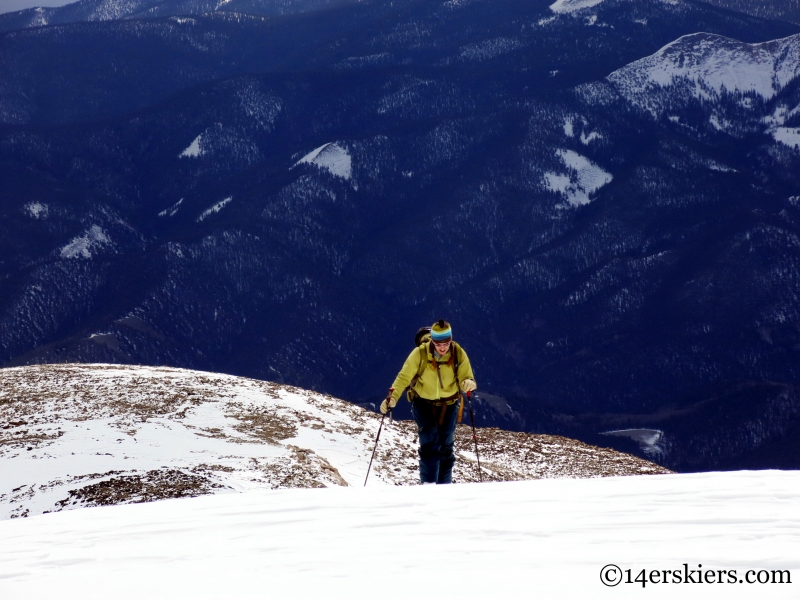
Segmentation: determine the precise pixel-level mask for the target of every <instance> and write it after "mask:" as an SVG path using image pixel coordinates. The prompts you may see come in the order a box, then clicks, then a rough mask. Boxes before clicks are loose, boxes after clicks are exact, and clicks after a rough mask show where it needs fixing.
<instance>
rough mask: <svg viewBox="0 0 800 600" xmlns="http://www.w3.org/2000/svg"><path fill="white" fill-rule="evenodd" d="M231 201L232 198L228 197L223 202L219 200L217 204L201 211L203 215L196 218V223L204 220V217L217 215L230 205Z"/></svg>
mask: <svg viewBox="0 0 800 600" xmlns="http://www.w3.org/2000/svg"><path fill="white" fill-rule="evenodd" d="M231 200H233V196H228V197H227V198H225V199H224V200H220V201H219V202H217V203H216V204H215V205H214V206H211V207H209V208H207V209H206V210H204V211H203V213H202V214H201V215H200V216H199V217H197V222H198V223H199V222H200V221H203V220H205V219H206V217H209V216H210V215H213V214H214V213H218V212H219V211H221V210H222V209H223V208H225V207H226V206H227V205H228V204H230V202H231Z"/></svg>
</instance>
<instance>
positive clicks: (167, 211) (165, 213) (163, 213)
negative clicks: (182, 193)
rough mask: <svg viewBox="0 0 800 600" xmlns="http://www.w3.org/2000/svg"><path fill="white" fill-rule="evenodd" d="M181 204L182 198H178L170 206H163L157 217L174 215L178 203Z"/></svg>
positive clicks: (178, 206)
mask: <svg viewBox="0 0 800 600" xmlns="http://www.w3.org/2000/svg"><path fill="white" fill-rule="evenodd" d="M181 204H183V198H181V199H180V200H178V201H177V202H176V203H175V204H173V205H172V206H170V207H169V208H165V209H164V210H162V211H161V212H160V213H158V216H159V217H174V216H175V214H176V213H177V212H178V209H179V208H180V205H181Z"/></svg>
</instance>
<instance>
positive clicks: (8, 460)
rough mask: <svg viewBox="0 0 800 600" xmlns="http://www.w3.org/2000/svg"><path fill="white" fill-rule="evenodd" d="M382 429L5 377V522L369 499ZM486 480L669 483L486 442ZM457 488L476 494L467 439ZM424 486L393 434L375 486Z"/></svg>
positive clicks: (199, 390)
mask: <svg viewBox="0 0 800 600" xmlns="http://www.w3.org/2000/svg"><path fill="white" fill-rule="evenodd" d="M379 421H380V416H379V415H377V414H375V413H372V412H369V411H366V410H364V409H362V408H360V407H357V406H355V405H352V404H349V403H347V402H344V401H342V400H337V399H335V398H332V397H330V396H325V395H322V394H317V393H314V392H308V391H305V390H301V389H298V388H293V387H290V386H284V385H277V384H273V383H268V382H263V381H255V380H251V379H244V378H239V377H233V376H228V375H217V374H212V373H203V372H197V371H187V370H182V369H170V368H156V367H130V366H112V365H45V366H32V367H22V368H13V369H3V370H0V464H2V465H3V468H2V469H0V519H2V518H9V517H11V518H13V517H21V516H32V515H36V514H41V513H44V512H58V511H61V510H65V509H71V508H78V507H82V506H98V505H108V504H123V503H130V502H144V501H148V500H157V499H163V498H177V497H184V496H197V495H205V494H220V493H232V492H244V491H251V490H255V489H275V488H292V487H330V486H348V485H350V486H361V485H363V482H364V477H365V475H366V469H367V464H368V462H369V458H370V455H371V451H372V447H373V443H374V441H375V434H376V432H377V428H378V423H379ZM479 440H480V444H481V447H480V452H481V465H482V467H483V474H484V479H487V480H494V481H508V480H519V479H538V478H561V477H570V478H574V477H601V476H610V475H626V474H652V473H665V472H667V471H666V470H665V469H663V468H661V467H659V466H657V465H654V464H652V463H649V462H647V461H644V460H641V459H638V458H635V457H632V456H629V455H626V454H621V453H619V452H615V451H612V450H607V449H602V448H595V447H593V446H588V445H586V444H582V443H580V442H576V441H574V440H569V439H566V438H560V437H554V436H543V435H529V434H524V433H512V432H505V431H500V430H497V429H481V430H479ZM456 449H457V453H458V455H459V460H458V461H457V463H456V470H455V479H456V481H460V482H465V481H477V479H478V475H477V473H476V469H475V462H474V454H473V446H472V439H471V432H470V431H469V429H468V428H467V427H466V426H461V427H459V430H458V432H457V441H456ZM417 481H418V475H417V454H416V428H415V426H414V425H413V424H412V423H411V422H391V423H390V422H388V421H387V422H386V423H385V425H384V429H383V432H382V433H381V441H380V445H379V447H378V453H377V456H376V458H375V462H374V464H373V469H372V473H371V475H370V486H385V485H411V484H415V483H416V482H417Z"/></svg>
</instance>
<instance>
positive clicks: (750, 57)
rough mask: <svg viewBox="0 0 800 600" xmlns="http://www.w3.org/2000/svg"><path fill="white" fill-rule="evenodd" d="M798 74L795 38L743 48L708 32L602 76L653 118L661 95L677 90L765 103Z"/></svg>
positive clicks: (799, 40)
mask: <svg viewBox="0 0 800 600" xmlns="http://www.w3.org/2000/svg"><path fill="white" fill-rule="evenodd" d="M798 75H800V35H793V36H790V37H787V38H784V39H780V40H774V41H771V42H765V43H763V44H746V43H743V42H739V41H737V40H733V39H729V38H726V37H722V36H719V35H713V34H710V33H695V34H692V35H686V36H683V37H681V38H679V39H678V40H676V41H674V42H672V43H670V44H667V45H666V46H664V47H663V48H662V49H661V50H659V51H658V52H656V53H655V54H653V55H651V56H647V57H645V58H643V59H641V60H637V61H636V62H633V63H631V64H629V65H626V66H625V67H623V68H621V69H618V70H617V71H614V72H613V73H611V74H610V75H609V76H608V78H607V79H608V81H610V82H611V83H612V84H613V85H614V87H615V88H616V89H617V91H618V92H619V93H620V94H622V96H624V97H625V98H626V99H627V100H628V101H629V102H632V103H633V104H635V105H637V106H639V107H640V108H642V109H644V110H648V111H650V112H651V113H652V114H653V115H654V116H655V115H657V114H658V113H660V112H661V110H662V109H663V107H662V106H660V103H659V102H658V99H659V97H660V95H661V90H663V89H665V88H670V87H680V88H681V89H682V90H684V93H685V94H686V95H687V96H689V97H694V98H698V99H702V100H709V99H718V98H719V96H720V95H721V94H722V92H723V90H726V91H727V92H731V93H732V92H740V93H755V94H757V95H758V96H760V97H761V98H763V99H765V100H768V99H770V98H772V97H774V96H775V95H776V94H777V93H778V92H780V91H781V90H782V89H783V88H785V87H786V86H787V85H788V84H789V83H791V82H792V81H793V80H794V79H795V78H796V77H797V76H798Z"/></svg>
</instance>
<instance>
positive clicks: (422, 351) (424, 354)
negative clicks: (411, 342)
mask: <svg viewBox="0 0 800 600" xmlns="http://www.w3.org/2000/svg"><path fill="white" fill-rule="evenodd" d="M426 346H427V344H420V345H419V346H417V350H419V365H417V374H416V375H414V377H413V379H411V381H410V382H409V384H408V387H407V388H406V389H407V390H408V392H407V393H406V395H407V396H408V399H409V400H413V399H414V398H412V397H411V394H412V393H413V394H414V395H415V396H416V392H414V386H416V385H417V382H418V381H419V378H420V377H422V374H423V373H424V372H425V367H427V366H428V350H427V349H426Z"/></svg>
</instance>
